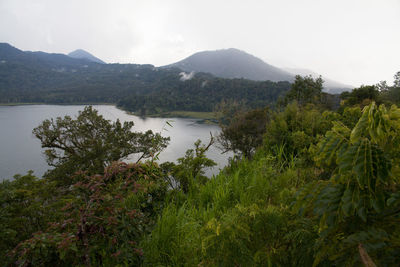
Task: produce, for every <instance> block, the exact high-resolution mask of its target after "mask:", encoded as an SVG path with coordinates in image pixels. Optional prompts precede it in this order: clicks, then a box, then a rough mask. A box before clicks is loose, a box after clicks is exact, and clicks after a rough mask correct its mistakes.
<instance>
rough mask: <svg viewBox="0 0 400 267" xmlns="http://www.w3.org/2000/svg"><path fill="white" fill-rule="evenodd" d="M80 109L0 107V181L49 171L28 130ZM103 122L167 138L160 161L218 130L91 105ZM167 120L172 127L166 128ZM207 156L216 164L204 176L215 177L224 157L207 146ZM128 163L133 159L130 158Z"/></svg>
mask: <svg viewBox="0 0 400 267" xmlns="http://www.w3.org/2000/svg"><path fill="white" fill-rule="evenodd" d="M83 108H84V106H82V105H76V106H57V105H29V106H0V180H3V179H10V178H12V177H13V176H14V175H15V174H26V172H27V171H28V170H33V171H34V174H35V175H36V176H39V177H40V176H42V175H43V173H44V172H45V171H46V170H48V169H49V166H48V165H47V163H46V161H45V158H44V156H43V154H42V152H43V149H42V148H41V146H40V142H39V140H38V139H36V137H34V136H33V134H32V129H33V128H35V127H37V126H38V125H39V124H40V123H41V122H42V121H43V120H45V119H49V118H56V117H60V116H61V117H63V116H65V115H70V116H73V117H74V116H76V115H77V114H78V111H79V110H83ZM94 108H96V109H97V110H98V111H99V113H100V114H101V115H103V116H104V117H105V118H106V119H108V120H112V121H115V120H117V119H120V120H121V121H133V122H134V123H135V126H134V127H133V128H132V129H133V130H134V131H146V130H153V132H161V133H162V135H163V136H169V137H170V138H171V141H170V143H169V145H168V147H167V148H166V149H165V150H164V151H163V152H161V154H160V162H164V161H176V159H177V158H179V157H183V156H184V154H185V152H186V150H187V149H189V148H192V147H193V143H194V142H195V141H196V140H197V139H201V140H202V141H203V143H208V141H209V139H210V132H211V133H213V135H214V136H215V135H217V134H218V133H219V131H220V128H219V127H218V126H216V125H206V124H199V123H196V120H195V119H182V118H172V119H171V118H168V119H165V118H140V117H137V116H133V115H129V114H127V113H125V112H124V111H122V110H119V109H117V108H116V107H114V106H107V105H96V106H94ZM167 120H168V121H170V123H171V124H172V128H171V127H169V126H166V121H167ZM207 156H208V157H209V158H211V159H213V160H214V161H216V162H217V163H218V166H217V167H214V168H213V169H211V170H208V171H207V174H208V175H211V174H216V173H217V172H218V170H219V169H220V168H223V166H225V165H226V164H227V161H228V157H229V156H232V155H225V154H224V155H221V153H220V151H219V150H218V149H217V148H215V147H211V149H210V151H209V152H208V154H207ZM128 160H134V158H133V157H132V158H130V159H128Z"/></svg>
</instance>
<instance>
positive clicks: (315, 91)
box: [284, 75, 324, 106]
mask: <svg viewBox="0 0 400 267" xmlns="http://www.w3.org/2000/svg"><path fill="white" fill-rule="evenodd" d="M323 83H324V81H323V80H322V78H321V77H319V78H317V79H314V78H313V77H312V76H305V77H301V76H300V75H296V77H295V81H294V83H293V84H292V87H291V88H290V90H289V92H287V94H286V95H285V99H284V102H285V103H286V104H288V103H290V102H292V101H297V103H298V104H299V105H301V106H304V105H306V104H307V103H313V104H318V103H320V102H321V96H322V89H323V86H322V84H323Z"/></svg>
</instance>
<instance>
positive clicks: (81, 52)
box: [68, 49, 105, 64]
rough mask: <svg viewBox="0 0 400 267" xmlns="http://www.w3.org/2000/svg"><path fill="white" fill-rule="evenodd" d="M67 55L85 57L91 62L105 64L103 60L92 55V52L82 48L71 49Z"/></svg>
mask: <svg viewBox="0 0 400 267" xmlns="http://www.w3.org/2000/svg"><path fill="white" fill-rule="evenodd" d="M68 56H69V57H72V58H79V59H87V60H89V61H92V62H96V63H100V64H105V62H104V61H103V60H101V59H99V58H97V57H95V56H93V55H92V54H90V53H89V52H87V51H85V50H83V49H77V50H75V51H72V52H71V53H69V54H68Z"/></svg>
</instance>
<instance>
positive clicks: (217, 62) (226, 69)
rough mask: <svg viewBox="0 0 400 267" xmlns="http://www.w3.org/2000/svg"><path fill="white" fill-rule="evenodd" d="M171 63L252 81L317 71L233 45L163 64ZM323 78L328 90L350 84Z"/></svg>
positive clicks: (288, 78) (335, 90)
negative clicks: (284, 64) (275, 62)
mask: <svg viewBox="0 0 400 267" xmlns="http://www.w3.org/2000/svg"><path fill="white" fill-rule="evenodd" d="M172 67H177V68H179V69H181V70H183V71H186V72H192V71H194V72H206V73H211V74H213V75H215V76H217V77H222V78H244V79H249V80H254V81H265V80H270V81H274V82H277V81H289V82H293V81H294V79H295V75H301V76H305V75H311V76H313V77H314V78H316V77H319V75H318V74H316V73H315V72H312V71H309V70H303V69H281V68H278V67H275V66H272V65H270V64H268V63H266V62H264V61H263V60H261V59H260V58H257V57H255V56H253V55H251V54H249V53H246V52H244V51H241V50H239V49H236V48H229V49H221V50H214V51H202V52H198V53H195V54H193V55H191V56H189V57H187V58H185V59H183V60H181V61H178V62H176V63H172V64H170V65H166V66H164V68H172ZM322 78H323V80H324V81H325V82H324V88H325V91H327V92H329V93H334V94H336V93H341V92H342V91H345V90H350V89H352V88H353V87H352V86H349V85H345V84H342V83H339V82H336V81H333V80H331V79H328V78H324V77H322Z"/></svg>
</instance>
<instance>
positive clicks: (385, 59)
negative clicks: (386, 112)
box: [0, 0, 400, 86]
mask: <svg viewBox="0 0 400 267" xmlns="http://www.w3.org/2000/svg"><path fill="white" fill-rule="evenodd" d="M399 14H400V1H398V0H387V1H384V2H383V1H373V0H364V1H361V0H348V1H344V0H339V1H330V2H329V3H328V2H326V1H316V0H300V1H289V0H284V1H263V2H260V1H255V0H253V1H247V2H246V3H244V2H242V1H230V2H229V5H228V4H226V2H224V1H209V0H207V1H201V2H197V1H184V2H181V1H177V0H174V1H156V0H150V1H113V2H111V1H93V0H90V1H76V0H73V1H54V0H53V1H51V0H38V1H28V0H2V1H0V42H7V43H10V44H11V45H13V46H15V47H17V48H19V49H22V50H25V51H26V50H28V51H44V52H49V53H63V54H68V53H69V52H71V51H74V50H76V49H83V50H86V51H88V52H89V53H91V54H93V55H94V56H96V57H98V58H100V59H101V60H104V61H106V62H108V63H137V64H153V65H155V66H161V65H167V64H170V63H174V62H177V61H179V60H182V59H184V58H186V57H188V56H190V55H192V54H193V53H196V52H199V51H204V50H218V49H226V48H237V49H240V50H243V51H245V52H247V53H249V54H252V55H254V56H256V57H259V58H261V59H262V60H264V61H265V62H266V63H268V64H271V65H274V66H276V67H280V68H299V69H309V70H312V71H314V72H317V73H319V74H321V75H323V76H325V77H329V78H331V79H333V80H335V81H338V82H341V83H344V84H349V85H353V86H359V85H361V84H375V83H378V82H379V81H381V80H386V81H387V82H388V83H389V84H391V83H392V81H393V75H394V74H395V73H396V72H397V71H400V54H399V53H398V47H400V34H398V32H399V30H398V29H400V16H399Z"/></svg>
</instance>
